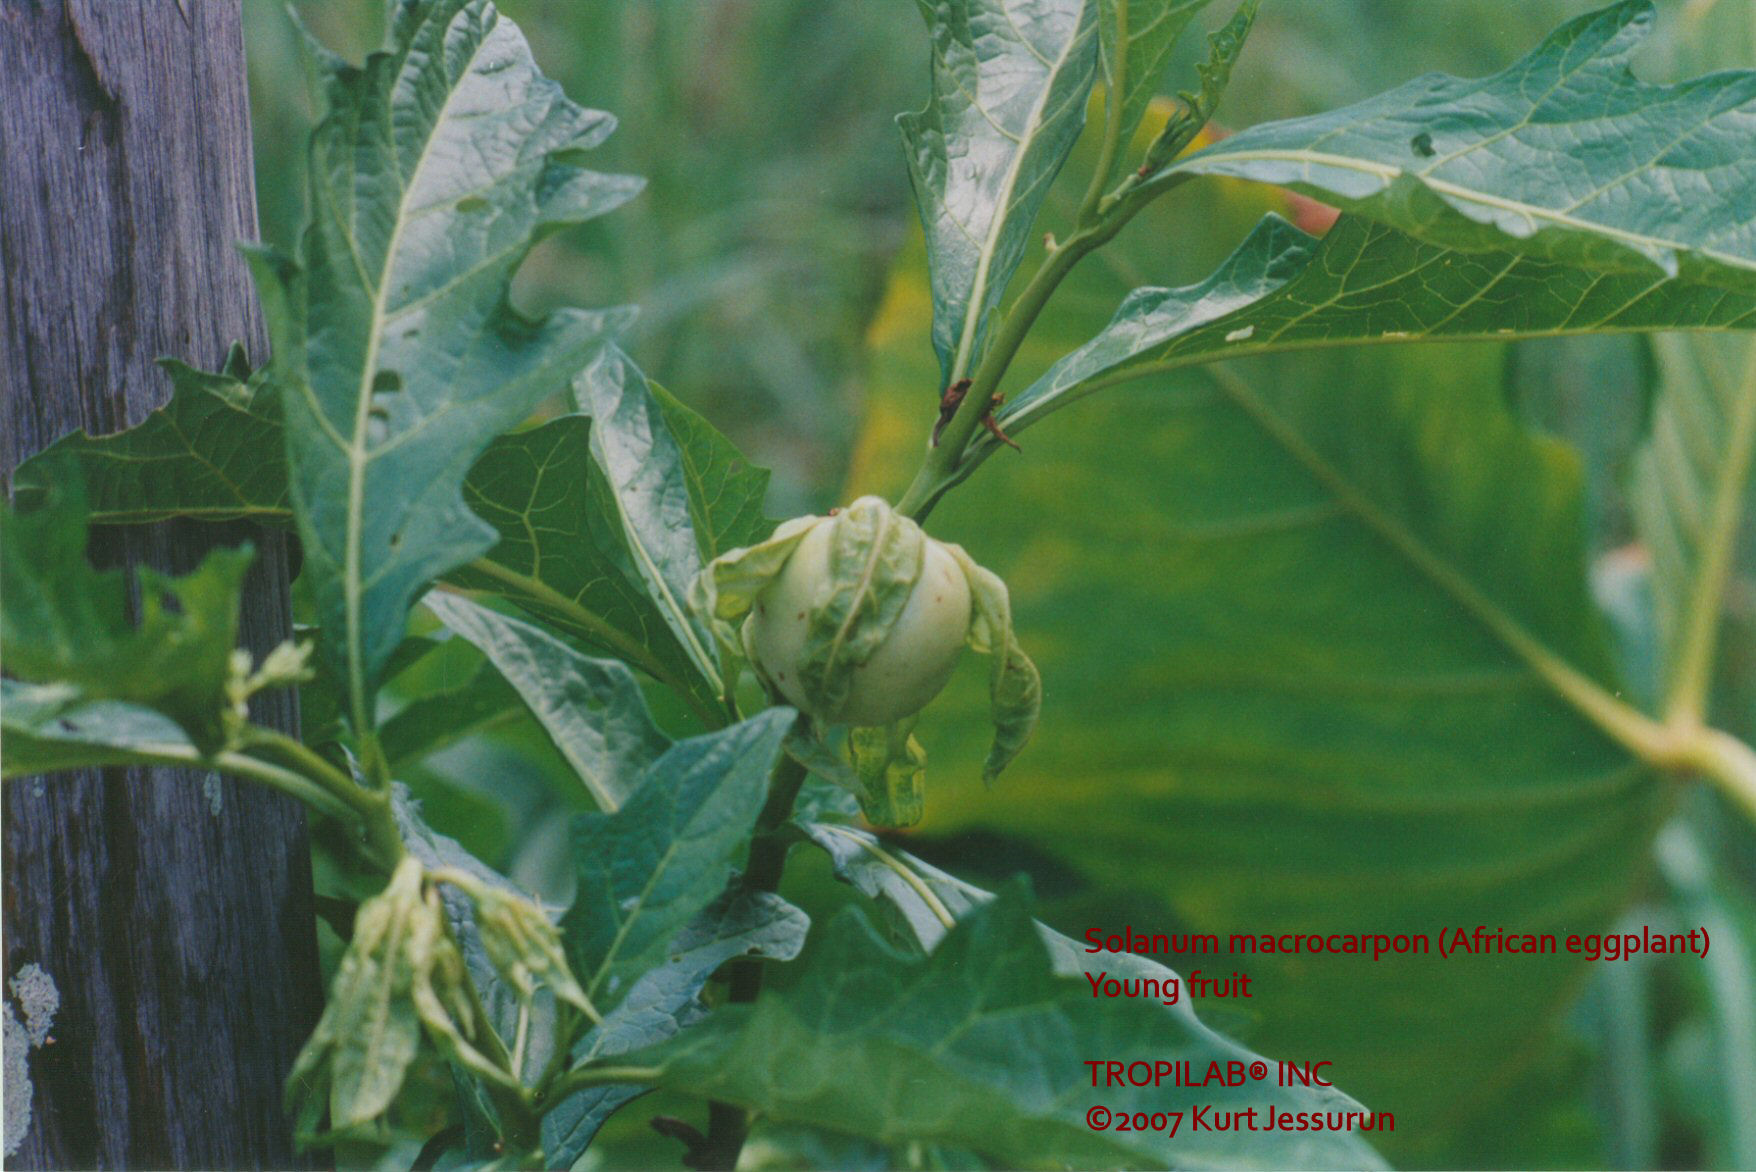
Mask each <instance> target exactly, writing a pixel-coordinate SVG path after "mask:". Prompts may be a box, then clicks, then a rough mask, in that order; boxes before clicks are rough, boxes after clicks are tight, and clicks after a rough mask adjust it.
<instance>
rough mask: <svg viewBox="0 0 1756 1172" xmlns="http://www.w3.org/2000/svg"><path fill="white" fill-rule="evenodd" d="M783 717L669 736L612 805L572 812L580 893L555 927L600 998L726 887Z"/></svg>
mask: <svg viewBox="0 0 1756 1172" xmlns="http://www.w3.org/2000/svg"><path fill="white" fill-rule="evenodd" d="M793 718H794V713H793V711H792V710H791V709H790V708H772V709H769V710H768V711H767V712H763V713H761V714H760V715H758V716H753V717H751V718H750V719H749V720H746V721H744V722H742V723H740V724H735V725H733V726H731V727H730V728H727V729H722V730H720V731H719V732H714V733H709V734H707V735H706V736H700V737H694V738H692V739H690V740H686V741H679V742H677V743H676V744H675V745H673V746H671V748H670V749H669V750H667V751H666V752H665V753H664V755H663V756H661V757H659V758H658V759H657V760H655V761H653V762H652V764H651V765H649V766H648V767H647V769H646V770H645V772H644V773H642V774H641V776H640V778H639V779H638V780H637V781H636V782H635V784H634V787H633V796H632V797H630V798H629V799H628V802H627V804H626V805H624V806H623V807H622V808H621V809H620V810H618V811H616V812H615V813H613V814H581V815H579V816H578V817H577V818H575V819H574V823H573V857H574V864H575V867H576V869H577V871H578V875H579V886H578V895H577V896H576V897H575V898H574V903H573V907H572V908H571V909H569V911H568V912H567V915H566V918H565V919H564V920H563V921H562V926H563V928H564V929H565V931H566V941H567V949H568V959H569V960H570V961H571V962H572V965H573V971H574V972H575V973H577V974H578V976H579V979H580V982H581V983H582V984H583V985H584V986H585V990H586V993H587V994H588V995H589V996H590V997H591V998H592V1000H593V1001H595V1002H596V1003H597V1004H598V1005H599V1006H606V1005H610V1004H614V1003H616V1002H619V1001H620V1000H622V998H623V997H624V995H625V994H626V993H627V992H628V988H629V986H630V984H631V983H632V982H633V981H634V980H635V979H636V978H638V977H639V976H640V974H642V973H644V972H646V971H647V970H648V969H650V968H652V967H654V966H655V965H656V964H658V963H659V959H660V957H661V956H662V955H663V954H664V949H665V947H666V945H667V944H668V943H669V942H670V940H671V938H672V937H673V936H675V935H676V933H677V931H678V929H680V928H682V926H683V925H684V924H686V923H688V922H689V920H690V919H691V918H693V917H694V916H695V914H696V913H697V912H699V911H701V909H702V908H704V907H706V906H707V905H708V904H710V903H712V902H713V900H714V897H715V896H717V895H718V894H719V893H720V892H721V891H722V890H723V889H724V887H725V883H726V879H727V878H728V876H729V875H730V874H731V868H732V856H733V854H734V853H735V852H736V851H737V850H738V848H739V847H741V846H743V845H744V844H745V843H746V842H748V841H749V838H750V835H751V833H752V831H753V830H754V829H755V826H756V816H757V814H758V813H759V812H760V811H761V809H762V802H763V798H764V796H765V794H766V793H767V791H768V774H769V771H770V770H771V769H772V768H773V766H774V763H775V760H776V759H777V758H778V757H779V755H780V747H781V741H782V740H783V739H784V738H785V736H786V734H787V730H788V729H789V728H790V727H791V726H792V723H793Z"/></svg>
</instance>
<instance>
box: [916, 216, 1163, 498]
mask: <svg viewBox="0 0 1756 1172" xmlns="http://www.w3.org/2000/svg"><path fill="white" fill-rule="evenodd" d="M1162 190H1169V188H1168V187H1167V188H1164V189H1162ZM1156 194H1159V192H1153V193H1142V192H1141V191H1139V190H1138V189H1136V190H1134V191H1131V192H1130V193H1129V194H1128V195H1127V196H1126V197H1124V198H1122V199H1121V200H1119V201H1118V202H1117V203H1115V204H1114V205H1112V206H1111V207H1110V209H1109V211H1107V212H1105V213H1103V215H1102V216H1101V217H1100V218H1099V220H1098V222H1097V223H1095V224H1091V225H1088V226H1086V227H1082V228H1080V229H1079V230H1078V231H1076V232H1074V234H1073V235H1072V236H1070V237H1068V238H1067V240H1066V241H1064V242H1063V243H1061V244H1058V245H1055V246H1053V247H1052V248H1051V249H1050V252H1049V255H1048V256H1047V257H1046V258H1045V259H1044V260H1043V263H1042V265H1041V266H1039V267H1038V269H1037V271H1036V272H1035V273H1034V274H1032V275H1031V278H1030V281H1029V283H1027V284H1026V285H1025V287H1024V291H1023V292H1021V293H1020V294H1019V295H1018V300H1016V301H1014V302H1013V303H1012V308H1011V309H1010V310H1009V311H1008V312H1007V314H1006V318H1005V320H1004V321H1002V322H1001V323H1000V328H999V329H998V330H997V331H996V332H995V334H994V340H993V342H992V343H991V344H990V345H989V346H988V351H987V353H986V354H984V355H983V356H982V360H981V363H980V365H978V366H977V367H976V372H975V374H974V375H973V376H971V379H970V386H969V390H968V391H967V392H966V393H965V395H964V399H963V402H962V403H961V404H960V405H959V406H958V408H957V413H956V414H955V415H953V416H952V417H951V421H950V422H949V423H947V424H946V425H945V429H944V431H943V432H942V433H941V434H940V437H939V442H938V443H937V445H935V446H930V447H929V448H928V449H927V456H926V459H925V460H923V461H922V463H921V469H920V471H919V472H917V473H916V474H915V478H914V481H913V482H912V483H910V485H909V486H908V488H907V489H906V490H905V491H904V492H903V495H902V497H901V498H900V499H899V500H898V501H897V504H896V507H897V509H898V510H899V511H900V512H903V513H906V514H908V515H909V516H911V517H913V518H914V519H915V520H916V521H922V520H925V519H926V516H927V514H928V513H930V512H932V510H933V506H934V505H935V504H937V503H938V502H939V498H940V496H942V495H943V494H944V492H945V490H946V489H947V488H950V487H951V486H952V485H953V484H955V483H957V481H959V480H961V479H962V476H960V475H959V470H960V469H959V466H960V465H961V464H962V463H963V460H964V456H965V453H966V449H968V447H969V444H970V440H971V439H972V438H973V437H974V436H975V433H976V430H977V429H978V428H979V427H981V425H982V419H983V418H984V417H985V416H986V415H987V414H988V412H989V411H990V410H991V409H992V406H993V400H994V392H995V391H996V390H998V389H999V386H1000V380H1001V379H1002V378H1004V377H1005V375H1006V370H1007V368H1008V367H1010V366H1011V365H1012V360H1013V358H1015V357H1016V356H1017V354H1018V348H1019V347H1020V346H1021V345H1023V344H1024V339H1025V337H1026V336H1027V335H1029V333H1030V329H1031V326H1033V325H1035V324H1036V320H1037V315H1038V314H1040V313H1042V311H1043V307H1044V306H1046V305H1047V304H1048V303H1049V298H1050V297H1052V296H1053V295H1054V292H1055V289H1056V288H1057V287H1058V286H1059V285H1060V284H1061V282H1062V281H1063V280H1064V279H1066V276H1067V274H1068V273H1070V272H1072V271H1073V266H1074V265H1076V264H1078V263H1079V262H1080V261H1081V260H1083V259H1084V258H1085V257H1086V255H1087V254H1089V253H1091V252H1094V251H1096V250H1097V249H1098V248H1100V247H1102V246H1103V245H1105V244H1107V243H1109V241H1110V240H1111V239H1113V238H1114V237H1115V235H1116V233H1118V232H1120V231H1121V230H1122V228H1123V227H1124V226H1125V225H1126V224H1127V223H1128V221H1129V220H1131V219H1133V218H1134V216H1135V213H1137V212H1138V211H1140V209H1141V208H1143V207H1145V206H1146V205H1147V204H1148V203H1150V202H1151V201H1152V198H1153V196H1154V195H1156Z"/></svg>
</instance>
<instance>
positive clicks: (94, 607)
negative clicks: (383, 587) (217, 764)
mask: <svg viewBox="0 0 1756 1172" xmlns="http://www.w3.org/2000/svg"><path fill="white" fill-rule="evenodd" d="M51 483H52V484H54V485H56V486H57V487H56V488H55V489H54V490H53V491H52V492H51V493H50V494H49V496H48V497H47V498H45V499H44V500H43V502H42V507H40V508H37V509H36V510H34V511H32V512H27V513H19V512H15V511H13V510H12V509H11V508H6V509H4V510H0V659H3V660H4V661H5V664H6V670H7V672H8V673H10V674H11V675H13V676H15V677H16V678H18V679H22V680H26V681H29V682H31V683H43V684H68V685H71V686H73V687H75V688H77V689H78V693H79V695H80V697H81V698H83V699H86V700H122V701H126V702H128V703H131V704H139V705H143V706H145V707H148V708H152V709H154V710H156V711H158V712H162V713H164V714H165V715H166V716H168V717H170V718H171V719H172V720H174V721H176V722H177V724H178V725H179V726H181V727H182V729H183V730H184V732H185V733H187V734H188V736H189V739H190V740H191V741H193V742H194V743H195V744H196V745H197V746H199V747H200V748H201V749H203V750H204V751H206V750H212V749H214V748H217V747H218V746H219V744H220V743H221V741H222V740H223V739H224V729H223V727H222V717H223V714H224V713H225V711H226V710H227V706H228V701H227V697H226V680H227V678H228V677H229V675H230V671H231V660H232V651H233V649H234V648H235V647H236V646H237V642H238V607H239V600H240V598H239V596H240V593H241V591H242V589H243V584H244V573H245V571H246V570H248V569H249V568H250V563H251V561H252V560H253V559H254V556H255V555H254V554H253V552H252V551H251V549H250V547H249V546H247V545H246V546H241V547H239V548H237V549H215V550H213V551H211V552H210V553H208V554H207V556H206V557H204V558H203V559H202V561H201V564H200V565H199V566H197V567H196V568H195V569H194V570H192V571H191V572H190V573H188V574H185V575H182V576H181V577H176V576H172V575H169V574H162V573H160V572H158V571H157V570H153V569H149V568H147V567H144V566H143V567H141V568H140V569H138V570H137V571H136V572H135V573H134V574H133V575H130V574H129V573H127V572H125V571H123V570H102V571H100V570H94V569H93V568H92V567H91V563H90V562H88V561H87V560H86V556H85V547H86V521H85V511H84V508H83V494H82V491H81V488H80V482H79V480H78V477H77V473H74V472H73V471H71V470H70V469H63V471H62V472H61V473H60V474H59V475H58V476H57V477H56V478H55V479H53V480H52V481H51ZM131 577H133V578H134V579H135V581H131V580H130V578H131ZM136 581H137V582H138V594H137V595H136ZM136 598H137V601H131V600H134V599H136ZM131 611H135V612H137V613H138V616H139V618H138V622H136V621H131V619H130V612H131Z"/></svg>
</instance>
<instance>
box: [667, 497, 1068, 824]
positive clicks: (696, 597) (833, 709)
mask: <svg viewBox="0 0 1756 1172" xmlns="http://www.w3.org/2000/svg"><path fill="white" fill-rule="evenodd" d="M691 602H692V604H693V605H694V606H695V608H696V609H697V610H698V611H699V612H700V613H701V614H703V615H705V616H707V617H708V619H709V621H710V622H711V623H712V624H713V627H714V630H715V631H716V633H717V634H718V636H719V638H720V640H721V641H722V642H723V643H725V644H726V646H727V647H728V648H730V649H731V650H733V651H735V652H738V653H739V654H741V655H742V656H743V657H744V658H746V659H747V660H749V662H750V664H751V666H752V667H753V669H754V670H755V671H756V673H757V675H758V676H759V677H760V678H761V679H762V680H763V682H764V683H765V684H766V685H767V687H768V688H769V690H770V691H771V692H772V693H774V694H775V695H777V696H778V697H781V698H784V699H785V700H786V702H787V703H789V704H791V705H793V706H794V707H796V708H798V709H799V710H800V711H801V712H804V713H806V714H807V715H809V716H811V717H812V718H813V719H814V720H815V721H817V722H818V723H819V724H820V725H847V726H851V727H852V728H853V730H854V732H853V733H852V734H851V735H850V736H849V746H850V749H851V751H852V753H853V757H854V771H855V773H856V774H857V775H858V777H859V778H860V792H861V796H862V804H863V805H865V806H866V807H867V814H868V816H869V817H870V816H872V815H873V814H874V813H875V812H877V810H876V809H875V807H884V808H887V809H888V810H889V811H890V813H889V816H888V817H886V819H885V820H886V821H888V822H891V823H892V824H895V823H896V822H898V821H914V820H917V819H918V817H919V805H920V804H919V794H918V788H919V777H920V773H921V767H922V763H923V761H924V757H925V755H924V754H923V753H922V752H921V749H920V745H919V744H918V743H917V742H915V741H914V739H913V738H912V737H910V736H909V735H908V734H909V730H910V729H911V728H912V727H913V725H914V721H915V718H916V716H917V715H918V714H919V713H920V711H921V709H922V708H925V707H926V706H927V704H928V702H929V701H931V700H932V699H933V697H935V696H937V695H938V694H939V692H940V690H941V689H943V688H944V687H945V682H946V681H947V680H948V679H950V678H951V672H952V669H953V668H955V667H956V666H957V661H958V659H959V657H960V654H961V652H962V650H963V648H964V647H965V646H966V645H967V646H971V647H974V648H975V649H976V650H977V651H981V652H984V653H986V654H989V655H992V656H993V657H994V667H993V672H992V679H991V681H990V693H991V698H992V708H993V719H994V728H995V734H994V744H993V747H992V748H991V749H990V750H989V753H988V759H987V762H986V764H985V765H984V767H983V771H982V772H983V777H984V778H985V779H987V780H992V779H993V778H994V777H995V776H996V775H997V774H999V772H1000V771H1001V770H1002V769H1004V768H1005V767H1006V765H1007V763H1008V762H1010V761H1011V760H1012V758H1013V757H1015V756H1017V755H1018V752H1019V750H1020V749H1022V748H1023V747H1024V743H1025V741H1026V740H1028V739H1029V737H1030V733H1031V729H1032V728H1033V727H1035V725H1036V719H1037V712H1038V710H1039V709H1040V708H1041V706H1042V684H1041V681H1040V679H1039V677H1038V675H1037V670H1036V667H1035V665H1033V664H1032V663H1031V661H1030V659H1029V657H1027V656H1026V655H1025V654H1024V651H1023V649H1022V648H1020V647H1019V645H1018V640H1017V638H1016V637H1015V636H1014V634H1013V631H1012V608H1011V602H1010V600H1009V599H1008V597H1007V593H1006V584H1005V583H1004V582H1002V581H1001V580H1000V579H999V577H998V576H997V575H995V574H993V573H992V572H990V571H988V570H985V569H983V568H982V567H981V566H978V565H977V564H976V563H975V561H974V560H973V559H971V558H970V556H969V555H968V554H967V553H965V552H964V551H963V550H962V548H960V547H959V546H956V545H951V544H948V543H945V542H941V541H935V540H934V539H933V538H931V537H928V536H927V535H926V534H925V533H923V532H922V531H921V527H920V526H919V525H917V524H916V523H915V522H914V521H913V520H912V519H911V518H909V517H906V516H904V515H902V514H901V513H898V512H897V511H896V510H895V509H893V508H891V507H890V505H889V503H888V502H886V501H884V500H881V499H879V498H878V497H874V496H867V497H861V498H860V499H859V500H857V501H855V502H854V503H853V504H851V505H849V506H848V507H847V508H845V509H842V510H840V511H838V512H835V513H832V514H830V515H829V516H825V517H816V516H812V517H797V518H794V519H793V520H791V521H787V522H784V523H783V524H782V525H781V526H780V527H779V528H777V529H776V530H775V531H774V535H773V536H772V537H770V538H769V539H768V540H767V541H764V542H762V543H760V544H758V545H753V546H750V547H748V548H745V549H736V550H732V551H730V552H729V553H726V554H723V555H721V556H720V557H718V558H716V559H715V560H714V561H713V562H712V563H710V564H709V565H708V566H707V568H706V569H705V570H703V571H702V574H701V576H700V577H699V578H698V579H696V582H695V587H694V591H693V594H692V597H691ZM880 733H881V734H882V735H879V734H880ZM881 792H882V793H888V795H889V797H888V799H885V800H882V801H881V800H880V794H881ZM911 815H912V816H911Z"/></svg>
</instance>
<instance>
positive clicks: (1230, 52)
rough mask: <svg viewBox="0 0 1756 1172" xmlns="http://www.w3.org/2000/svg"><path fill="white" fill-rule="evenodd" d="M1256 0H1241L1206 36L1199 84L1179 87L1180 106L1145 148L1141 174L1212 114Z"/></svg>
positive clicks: (1169, 155) (1251, 23)
mask: <svg viewBox="0 0 1756 1172" xmlns="http://www.w3.org/2000/svg"><path fill="white" fill-rule="evenodd" d="M1259 7H1260V4H1259V2H1258V0H1243V2H1242V3H1240V4H1239V5H1238V7H1237V10H1236V11H1234V12H1233V13H1232V18H1231V19H1230V20H1228V21H1226V22H1225V24H1223V25H1221V26H1220V27H1219V28H1217V29H1215V30H1214V31H1213V32H1212V33H1211V34H1209V35H1208V38H1207V58H1206V59H1205V60H1204V61H1202V62H1201V63H1200V64H1198V65H1197V66H1196V67H1195V75H1196V77H1197V78H1199V79H1200V83H1199V84H1198V85H1197V86H1196V87H1195V89H1194V91H1193V92H1191V91H1189V90H1182V91H1180V92H1179V93H1178V95H1177V96H1178V97H1180V98H1181V99H1182V105H1181V106H1179V107H1178V108H1176V109H1175V110H1174V111H1172V113H1171V115H1170V117H1169V119H1168V120H1167V121H1166V123H1165V127H1164V129H1163V130H1161V131H1160V132H1159V134H1158V137H1157V138H1155V139H1153V141H1152V144H1151V145H1150V146H1148V147H1147V148H1146V159H1145V161H1144V162H1143V163H1141V165H1140V174H1142V175H1150V174H1151V173H1152V172H1153V171H1156V170H1157V169H1158V168H1160V167H1162V166H1164V165H1165V164H1166V163H1168V162H1170V161H1171V160H1172V159H1174V158H1176V157H1177V155H1178V154H1179V153H1180V152H1182V151H1183V150H1184V148H1186V147H1187V146H1188V145H1189V143H1190V142H1192V141H1193V140H1194V138H1195V136H1196V135H1197V134H1199V133H1201V130H1202V128H1203V127H1204V126H1206V125H1207V123H1208V121H1209V120H1210V119H1211V118H1212V117H1213V113H1214V110H1215V109H1217V108H1218V106H1219V100H1220V98H1221V97H1222V96H1223V95H1224V94H1225V92H1226V87H1227V86H1229V85H1230V84H1231V81H1232V67H1233V66H1234V65H1236V64H1237V63H1238V58H1239V57H1240V56H1242V55H1243V52H1244V44H1245V42H1246V41H1248V40H1249V39H1250V30H1251V29H1252V28H1254V27H1255V25H1256V10H1257V9H1258V8H1259Z"/></svg>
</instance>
